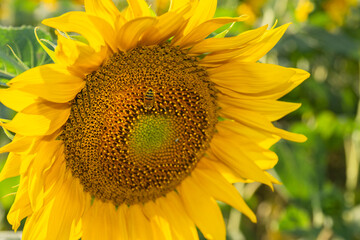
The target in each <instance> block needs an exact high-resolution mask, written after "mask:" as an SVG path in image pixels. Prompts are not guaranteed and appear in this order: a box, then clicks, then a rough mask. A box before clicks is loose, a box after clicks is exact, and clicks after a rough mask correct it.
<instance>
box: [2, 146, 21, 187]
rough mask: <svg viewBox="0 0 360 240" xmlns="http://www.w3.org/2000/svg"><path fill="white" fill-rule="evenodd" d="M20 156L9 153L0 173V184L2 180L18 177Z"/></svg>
mask: <svg viewBox="0 0 360 240" xmlns="http://www.w3.org/2000/svg"><path fill="white" fill-rule="evenodd" d="M21 160H22V159H21V156H20V155H19V154H16V153H10V154H9V156H8V158H7V160H6V162H5V165H4V167H3V169H2V170H1V173H0V182H1V181H3V180H4V179H7V178H11V177H15V176H18V175H19V173H20V166H21Z"/></svg>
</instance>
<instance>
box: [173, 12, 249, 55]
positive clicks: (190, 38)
mask: <svg viewBox="0 0 360 240" xmlns="http://www.w3.org/2000/svg"><path fill="white" fill-rule="evenodd" d="M244 19H246V17H244V16H242V17H237V18H231V17H223V18H214V19H210V20H207V21H206V22H203V23H201V24H200V25H199V26H197V27H195V28H194V29H193V30H192V31H190V32H189V33H188V34H186V35H184V37H175V38H174V39H173V41H172V42H171V44H173V45H179V46H180V47H182V48H186V47H190V46H192V45H194V44H195V43H197V42H199V41H201V40H203V39H205V38H206V37H207V36H209V34H211V33H212V32H214V31H215V30H216V29H218V28H219V27H221V26H223V25H225V24H228V23H233V22H239V21H243V20H244Z"/></svg>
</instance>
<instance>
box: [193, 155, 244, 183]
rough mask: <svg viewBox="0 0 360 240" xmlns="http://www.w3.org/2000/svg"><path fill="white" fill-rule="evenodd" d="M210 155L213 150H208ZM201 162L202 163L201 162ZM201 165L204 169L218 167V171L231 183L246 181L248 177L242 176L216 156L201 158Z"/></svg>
mask: <svg viewBox="0 0 360 240" xmlns="http://www.w3.org/2000/svg"><path fill="white" fill-rule="evenodd" d="M207 154H208V155H213V154H211V151H209V150H208V152H207ZM200 162H201V163H200ZM200 162H199V163H200V165H199V166H200V167H201V168H203V169H217V170H218V172H219V173H220V174H221V176H223V177H224V178H225V179H226V181H228V182H230V183H236V182H245V181H246V179H244V178H243V177H241V176H240V175H239V173H237V172H235V171H234V170H233V169H232V168H231V167H229V166H227V165H225V164H224V163H222V162H220V161H219V160H217V158H216V157H214V156H212V157H203V158H201V160H200Z"/></svg>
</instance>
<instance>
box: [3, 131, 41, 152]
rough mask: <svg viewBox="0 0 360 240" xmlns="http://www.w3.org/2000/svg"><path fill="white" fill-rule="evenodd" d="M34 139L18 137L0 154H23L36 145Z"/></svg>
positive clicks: (4, 147)
mask: <svg viewBox="0 0 360 240" xmlns="http://www.w3.org/2000/svg"><path fill="white" fill-rule="evenodd" d="M34 140H35V139H34V138H30V137H24V136H21V135H18V134H17V135H16V136H15V137H14V139H13V140H12V142H10V143H9V144H7V145H5V146H3V147H1V148H0V153H4V152H15V153H23V152H26V151H28V150H29V148H31V145H32V144H33V143H34Z"/></svg>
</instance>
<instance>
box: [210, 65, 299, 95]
mask: <svg viewBox="0 0 360 240" xmlns="http://www.w3.org/2000/svg"><path fill="white" fill-rule="evenodd" d="M208 72H209V74H210V77H211V80H212V81H213V82H214V83H216V84H218V85H219V86H221V87H223V88H228V89H231V90H232V91H236V92H239V93H243V94H249V95H250V94H251V95H252V96H262V95H263V94H269V93H272V92H278V91H282V90H283V89H285V88H288V87H289V85H290V83H289V79H290V78H291V77H293V76H294V75H295V74H296V72H295V71H294V70H293V69H291V68H285V67H281V66H278V65H273V64H264V63H237V62H234V63H228V64H225V65H223V66H220V67H217V68H212V69H209V70H208Z"/></svg>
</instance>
